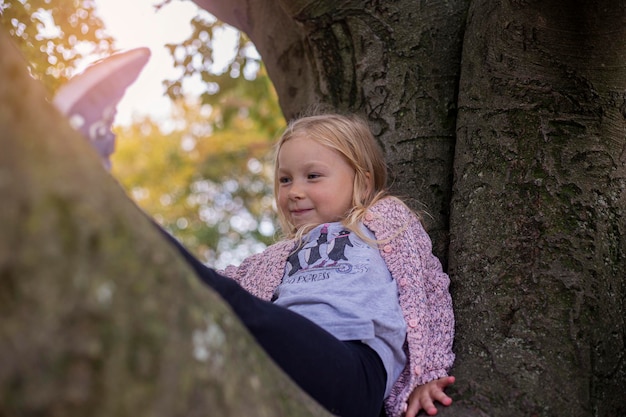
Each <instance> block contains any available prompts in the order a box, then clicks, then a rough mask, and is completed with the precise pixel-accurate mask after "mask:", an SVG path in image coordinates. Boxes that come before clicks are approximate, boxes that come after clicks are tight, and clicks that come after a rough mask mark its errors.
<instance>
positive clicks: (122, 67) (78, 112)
mask: <svg viewBox="0 0 626 417" xmlns="http://www.w3.org/2000/svg"><path fill="white" fill-rule="evenodd" d="M149 58H150V50H149V49H148V48H137V49H131V50H129V51H124V52H119V53H116V54H113V55H111V56H109V57H107V58H104V59H101V60H99V61H96V62H94V63H93V64H91V65H90V66H88V67H87V68H86V69H85V71H83V72H82V73H80V74H78V75H76V76H75V77H72V78H71V79H70V80H69V81H68V83H67V84H65V85H64V86H62V87H61V88H59V90H58V91H57V93H56V95H55V96H54V99H53V100H52V103H53V104H54V105H55V106H56V108H57V109H59V111H60V112H61V113H63V114H64V115H65V116H67V117H68V118H69V122H70V124H71V125H72V127H74V128H75V129H76V130H78V131H79V132H80V133H82V134H83V136H84V137H85V138H87V139H89V141H90V142H91V144H92V145H93V146H94V148H96V151H97V152H98V154H99V155H100V158H102V163H103V164H104V166H105V168H106V169H110V168H111V160H110V159H109V157H110V156H111V154H112V153H113V152H114V151H115V135H114V134H113V132H112V131H111V126H112V125H113V119H114V118H115V114H116V112H117V109H116V107H117V104H118V103H119V102H120V100H121V99H122V97H123V96H124V93H125V92H126V88H127V87H128V86H130V85H131V84H132V83H133V82H135V80H136V79H137V77H138V76H139V73H140V72H141V70H142V69H143V67H144V66H145V65H146V63H147V62H148V59H149Z"/></svg>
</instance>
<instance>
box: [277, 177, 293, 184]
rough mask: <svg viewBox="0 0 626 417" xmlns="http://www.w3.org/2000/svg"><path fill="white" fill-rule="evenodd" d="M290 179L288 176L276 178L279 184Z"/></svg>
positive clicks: (285, 182) (286, 182)
mask: <svg viewBox="0 0 626 417" xmlns="http://www.w3.org/2000/svg"><path fill="white" fill-rule="evenodd" d="M290 181H291V178H289V177H280V178H279V179H278V182H279V183H280V184H288V183H289V182H290Z"/></svg>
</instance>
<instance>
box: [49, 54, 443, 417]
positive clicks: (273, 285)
mask: <svg viewBox="0 0 626 417" xmlns="http://www.w3.org/2000/svg"><path fill="white" fill-rule="evenodd" d="M142 60H143V57H142V54H141V53H139V51H134V52H131V53H126V54H121V55H118V56H116V57H115V58H110V59H108V60H105V61H103V62H101V63H99V64H98V65H97V66H96V67H94V69H98V68H104V67H105V66H107V67H108V66H111V65H112V64H113V63H122V64H124V65H126V64H127V66H128V65H131V66H132V65H135V62H143V61H142ZM120 65H121V64H120ZM141 65H143V64H141ZM118 66H119V65H118ZM138 68H140V67H138ZM114 73H115V71H114V70H112V71H96V70H90V71H86V72H85V74H83V76H82V77H80V78H77V79H76V80H75V81H70V85H69V86H68V91H69V92H70V93H72V94H69V95H67V97H70V98H73V99H72V100H71V101H73V100H74V99H75V100H82V98H84V97H85V96H91V95H92V93H91V91H92V90H93V88H92V87H91V86H98V85H101V84H103V83H104V84H107V80H109V79H111V77H109V75H111V74H114ZM113 78H114V77H113ZM130 82H132V80H131V81H130ZM127 84H128V82H126V84H119V83H117V84H115V86H117V87H115V86H114V87H115V88H112V89H111V90H112V91H116V92H120V94H116V95H106V94H105V95H104V97H100V93H98V97H99V100H95V101H94V100H83V101H84V103H83V104H82V105H80V106H70V105H69V104H74V103H69V104H68V103H61V104H68V105H66V106H65V107H67V108H76V111H77V112H79V113H80V115H81V117H82V119H85V117H84V115H85V114H91V113H93V114H95V115H98V114H105V113H106V111H104V110H106V109H108V108H110V107H111V106H114V105H115V103H117V101H119V97H121V94H122V93H123V89H125V88H126V85H127ZM107 85H108V84H107ZM120 89H121V91H120ZM98 91H100V90H98ZM98 91H96V92H98ZM103 91H107V90H106V89H105V90H103ZM76 92H77V93H76ZM74 93H76V94H74ZM94 94H95V93H94ZM61 101H62V100H61ZM66 101H67V100H66ZM85 103H86V104H85ZM70 113H71V112H68V113H67V114H68V116H71V114H70ZM82 119H81V120H82ZM91 119H93V120H99V119H98V118H97V117H92V118H91ZM91 119H89V120H88V121H91ZM107 120H108V119H107ZM94 123H95V122H94ZM102 123H104V122H102ZM102 123H101V124H102ZM106 123H108V125H107V126H110V120H109V121H108V122H106ZM91 125H92V124H90V123H83V124H81V125H80V126H79V128H80V130H81V132H83V134H84V135H85V136H86V137H87V138H88V139H91V140H92V141H94V142H97V141H98V140H99V139H100V136H102V135H104V134H105V133H106V132H104V130H107V131H108V129H96V130H94V129H91V128H90V126H91ZM94 125H95V124H94ZM92 131H93V132H96V133H97V135H96V136H98V137H95V138H94V137H92V135H89V134H88V133H89V132H92ZM101 131H102V132H101ZM101 154H102V155H101V156H102V158H103V161H104V162H105V165H107V166H108V164H106V162H108V153H102V151H101ZM275 163H276V168H275V194H276V200H277V206H278V214H279V219H280V222H281V226H282V229H283V232H284V234H285V238H284V239H283V240H282V241H280V242H278V243H276V244H274V245H273V246H270V247H268V248H267V249H266V250H265V251H263V252H262V253H260V254H257V255H253V256H251V257H249V258H247V259H246V260H244V262H242V264H241V265H240V266H238V267H234V266H231V267H228V268H227V269H226V270H225V271H222V272H221V273H218V272H216V271H214V270H212V269H210V268H208V267H206V266H205V265H204V264H202V263H201V262H200V261H198V260H197V259H196V258H194V257H193V256H192V255H191V254H190V253H189V252H188V251H187V250H186V249H185V248H184V247H182V246H181V245H180V244H179V243H178V241H176V239H174V238H173V237H171V236H170V235H169V234H167V233H166V232H163V233H164V235H165V236H166V237H167V239H168V240H169V241H170V242H171V243H172V244H173V245H175V246H176V248H178V250H179V251H180V253H181V254H182V255H183V256H184V257H185V259H187V261H188V262H189V264H190V265H191V266H192V267H193V269H194V270H195V271H196V273H197V275H198V276H199V278H200V279H201V280H202V281H203V282H205V283H206V284H208V285H209V286H211V287H212V288H213V289H214V290H215V291H217V292H218V293H219V294H220V295H221V296H222V297H223V298H224V300H225V301H226V302H228V303H229V304H230V306H231V307H232V308H233V311H234V312H235V313H236V314H237V315H238V317H239V318H240V319H241V320H242V322H243V323H244V325H245V326H246V327H247V328H248V330H249V331H250V332H251V334H252V335H253V336H254V337H255V339H256V340H257V342H258V343H259V344H260V345H261V346H262V347H263V348H264V349H265V350H266V352H267V353H268V354H269V355H270V356H271V357H272V359H273V360H274V361H275V362H276V363H277V364H278V365H279V366H280V367H281V368H282V369H283V370H284V371H285V372H286V373H287V374H288V375H290V376H291V378H292V379H293V380H294V381H295V382H296V383H297V384H298V385H299V386H300V387H301V388H302V389H303V390H304V391H306V392H307V393H308V394H309V395H311V396H312V397H313V398H314V399H316V400H317V401H318V402H319V403H320V404H321V405H323V406H324V407H325V408H327V409H328V410H329V411H330V412H331V413H333V414H335V415H338V416H342V417H351V416H354V417H357V416H358V417H364V416H372V417H377V416H379V414H381V415H384V411H383V410H382V405H383V403H384V408H385V410H386V414H387V415H388V416H393V417H397V416H402V415H405V416H406V417H414V416H415V415H416V414H417V413H418V412H419V411H420V410H425V411H426V412H427V413H428V414H430V415H434V414H436V413H437V409H436V408H435V406H434V402H435V401H439V402H440V403H442V404H444V405H449V404H450V403H451V402H452V400H451V399H450V398H449V397H448V396H447V395H446V394H445V393H444V389H445V388H446V387H447V386H448V385H450V384H452V383H453V382H454V377H450V376H448V375H447V372H448V370H449V369H450V367H451V366H452V363H453V361H454V354H453V353H452V340H453V332H454V317H453V312H452V303H451V299H450V294H449V293H448V284H449V279H448V277H447V275H446V274H445V273H443V271H442V269H441V264H440V263H439V261H438V260H437V259H436V258H435V257H434V256H433V255H432V253H431V242H430V239H429V238H428V235H427V234H426V232H425V231H424V229H423V228H422V225H421V223H420V221H419V219H418V217H417V216H416V215H415V214H413V213H412V212H411V211H410V210H409V209H408V208H407V207H406V206H405V205H404V204H403V203H402V202H401V201H400V200H398V199H397V198H394V197H391V196H389V195H388V194H387V190H386V188H385V186H386V181H387V171H386V165H385V162H384V157H383V154H382V152H381V150H380V148H379V147H378V146H377V144H376V141H375V140H374V138H373V136H372V134H371V132H370V130H369V128H368V126H367V124H366V123H365V122H364V121H362V120H361V119H359V118H357V117H348V116H340V115H332V114H328V115H320V116H312V117H305V118H302V119H299V120H296V121H294V122H292V123H291V124H290V125H289V126H288V127H287V129H286V131H285V133H284V134H283V136H282V138H281V139H280V141H279V143H278V146H277V148H276V160H275ZM159 230H162V229H160V228H159ZM227 277H228V278H227ZM230 278H232V279H230Z"/></svg>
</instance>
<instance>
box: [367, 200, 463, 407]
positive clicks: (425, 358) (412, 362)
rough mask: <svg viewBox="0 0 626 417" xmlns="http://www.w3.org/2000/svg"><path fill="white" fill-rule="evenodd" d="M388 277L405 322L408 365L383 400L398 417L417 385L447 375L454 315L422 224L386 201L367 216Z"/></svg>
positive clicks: (393, 202) (404, 209)
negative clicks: (395, 283)
mask: <svg viewBox="0 0 626 417" xmlns="http://www.w3.org/2000/svg"><path fill="white" fill-rule="evenodd" d="M365 224H366V226H367V227H368V228H370V230H372V231H373V232H374V234H375V235H376V239H378V240H379V241H380V243H379V247H380V251H381V255H382V256H383V259H384V260H385V262H386V263H387V266H388V268H389V271H390V272H391V275H392V277H393V278H394V279H395V280H396V281H397V283H398V296H399V300H400V305H401V307H402V310H403V313H404V317H405V321H406V323H407V343H406V344H405V350H406V352H407V358H408V361H407V365H406V367H405V369H404V370H403V372H402V374H401V375H400V377H399V378H398V381H397V382H396V384H395V385H394V387H393V388H392V392H391V394H390V396H389V398H387V400H386V402H385V403H386V408H387V413H388V414H389V415H391V416H400V415H402V414H403V413H404V411H405V409H406V408H405V407H406V401H407V399H408V397H409V395H410V394H411V392H413V390H414V389H415V387H417V386H418V385H422V384H424V383H426V382H429V381H432V380H434V379H437V378H441V377H443V376H446V375H447V372H448V370H449V369H450V368H451V366H452V363H453V362H454V354H453V352H452V342H453V338H454V314H453V310H452V301H451V297H450V293H449V291H448V286H449V278H448V276H447V275H446V274H445V273H444V272H443V270H442V267H441V263H440V262H439V260H438V259H437V258H436V257H435V256H434V255H433V254H432V243H431V241H430V238H429V237H428V234H427V233H426V231H425V230H424V228H423V227H422V225H421V222H420V221H419V219H418V218H417V216H415V214H413V213H412V212H411V211H410V210H409V209H408V208H407V207H406V206H405V205H404V204H402V203H401V202H400V201H399V200H397V199H395V198H386V199H384V200H382V201H380V202H379V203H377V204H376V205H374V206H373V207H372V208H371V209H370V212H369V213H368V214H366V216H365Z"/></svg>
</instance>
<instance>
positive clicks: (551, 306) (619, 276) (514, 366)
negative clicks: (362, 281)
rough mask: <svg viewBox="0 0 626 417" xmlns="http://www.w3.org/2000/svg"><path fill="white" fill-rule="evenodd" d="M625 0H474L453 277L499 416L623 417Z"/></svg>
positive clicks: (469, 362)
mask: <svg viewBox="0 0 626 417" xmlns="http://www.w3.org/2000/svg"><path fill="white" fill-rule="evenodd" d="M625 57H626V14H625V8H624V2H619V1H614V0H601V1H597V2H583V1H576V2H568V3H567V4H565V3H563V2H561V1H545V0H544V1H533V2H521V1H519V2H498V3H495V2H491V1H487V0H479V1H474V2H473V3H472V7H471V9H470V14H469V19H468V26H467V32H466V36H465V44H464V49H463V65H462V80H461V83H460V88H459V90H460V94H459V120H458V126H457V129H458V136H457V145H456V157H455V179H456V181H455V185H454V194H453V195H454V197H453V202H452V207H453V214H452V220H451V223H452V243H451V247H452V251H451V257H450V259H451V271H452V273H453V275H454V278H455V285H454V298H455V307H456V314H457V318H458V322H457V324H458V325H457V328H458V333H457V343H456V352H457V355H458V356H457V367H456V372H457V373H458V375H459V376H463V377H464V378H471V381H472V382H471V383H469V384H467V383H461V384H460V386H462V387H463V389H464V390H466V391H465V392H464V393H463V398H464V399H467V401H468V402H469V403H472V404H475V405H477V406H478V405H481V403H483V402H485V400H487V404H488V406H485V405H484V404H483V405H482V407H483V408H484V409H485V410H487V411H488V414H489V415H500V416H512V415H522V414H523V415H545V416H548V415H560V416H581V417H583V416H592V415H595V416H619V415H626V405H625V404H624V401H623V400H624V395H623V393H624V383H625V382H626V361H625V359H626V358H625V355H626V353H625V346H624V340H625V320H624V317H625V315H626V311H625V308H624V307H625V305H624V301H625V295H626V291H625V288H624V281H625V277H626V257H625V255H624V254H625V253H626V119H625V117H626V113H625V109H626V61H625Z"/></svg>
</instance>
